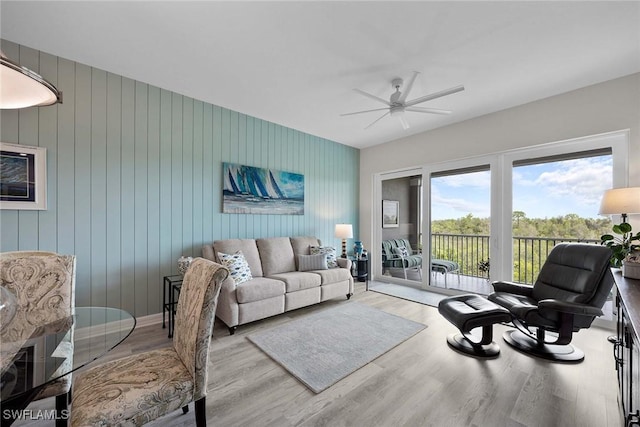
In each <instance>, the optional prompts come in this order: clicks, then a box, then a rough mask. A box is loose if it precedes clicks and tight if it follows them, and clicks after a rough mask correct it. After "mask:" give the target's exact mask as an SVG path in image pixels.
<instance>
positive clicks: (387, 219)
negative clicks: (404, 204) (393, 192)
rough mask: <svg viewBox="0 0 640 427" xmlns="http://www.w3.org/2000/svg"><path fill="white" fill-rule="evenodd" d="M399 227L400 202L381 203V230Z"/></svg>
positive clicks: (387, 201) (386, 201)
mask: <svg viewBox="0 0 640 427" xmlns="http://www.w3.org/2000/svg"><path fill="white" fill-rule="evenodd" d="M394 227H400V202H398V201H397V200H383V201H382V228H394Z"/></svg>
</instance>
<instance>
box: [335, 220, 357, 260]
mask: <svg viewBox="0 0 640 427" xmlns="http://www.w3.org/2000/svg"><path fill="white" fill-rule="evenodd" d="M336 237H337V238H339V239H342V255H340V256H341V257H342V258H346V257H347V239H351V238H353V226H352V225H351V224H336Z"/></svg>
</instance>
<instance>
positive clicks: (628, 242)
mask: <svg viewBox="0 0 640 427" xmlns="http://www.w3.org/2000/svg"><path fill="white" fill-rule="evenodd" d="M612 231H613V232H614V233H616V234H618V235H620V236H621V237H617V236H614V235H613V234H603V235H602V236H601V237H600V240H601V243H602V244H603V245H605V246H607V247H609V248H610V249H611V250H612V251H613V254H612V255H611V266H612V267H618V268H619V267H622V261H624V259H625V258H626V257H627V255H629V254H630V253H631V252H633V251H636V250H638V249H640V245H637V244H634V243H633V242H634V241H640V232H637V233H636V234H633V228H632V227H631V224H629V223H627V222H623V223H622V224H616V225H614V226H613V227H612Z"/></svg>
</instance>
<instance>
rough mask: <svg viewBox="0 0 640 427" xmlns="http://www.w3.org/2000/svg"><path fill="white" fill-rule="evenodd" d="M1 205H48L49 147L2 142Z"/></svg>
mask: <svg viewBox="0 0 640 427" xmlns="http://www.w3.org/2000/svg"><path fill="white" fill-rule="evenodd" d="M0 209H14V210H15V209H25V210H46V209H47V149H46V148H44V147H30V146H27V145H19V144H7V143H4V142H0Z"/></svg>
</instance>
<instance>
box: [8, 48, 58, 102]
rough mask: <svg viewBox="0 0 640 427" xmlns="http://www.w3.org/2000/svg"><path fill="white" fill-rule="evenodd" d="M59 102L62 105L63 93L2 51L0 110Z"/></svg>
mask: <svg viewBox="0 0 640 427" xmlns="http://www.w3.org/2000/svg"><path fill="white" fill-rule="evenodd" d="M57 102H60V103H62V92H60V91H58V89H56V87H55V86H54V85H52V84H51V83H49V82H48V81H46V80H45V79H44V78H42V76H40V75H39V74H37V73H34V72H33V71H31V70H29V69H28V68H25V67H22V66H20V65H19V64H17V63H15V62H13V61H11V60H10V59H9V58H7V57H6V56H4V54H3V53H2V52H1V51H0V109H15V108H26V107H34V106H45V105H52V104H55V103H57Z"/></svg>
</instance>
